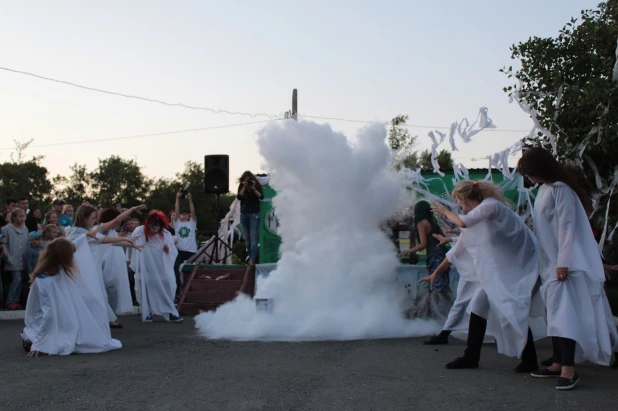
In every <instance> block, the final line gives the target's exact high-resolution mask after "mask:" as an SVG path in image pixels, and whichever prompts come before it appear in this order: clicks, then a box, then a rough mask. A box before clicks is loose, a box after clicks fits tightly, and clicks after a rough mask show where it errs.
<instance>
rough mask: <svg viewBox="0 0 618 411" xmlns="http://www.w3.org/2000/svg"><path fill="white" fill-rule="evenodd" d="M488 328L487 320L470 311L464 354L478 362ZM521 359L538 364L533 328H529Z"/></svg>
mask: <svg viewBox="0 0 618 411" xmlns="http://www.w3.org/2000/svg"><path fill="white" fill-rule="evenodd" d="M486 330H487V320H486V319H484V318H483V317H479V316H478V315H476V314H474V313H470V326H469V327H468V342H467V348H466V350H465V351H464V356H465V357H469V358H470V359H472V360H474V361H476V362H478V361H479V360H480V359H481V347H482V346H483V340H484V339H485V331H486ZM521 360H522V362H525V363H530V364H536V363H537V358H536V349H535V348H534V338H533V337H532V330H531V329H530V328H528V340H527V341H526V346H525V347H524V350H523V351H522V353H521Z"/></svg>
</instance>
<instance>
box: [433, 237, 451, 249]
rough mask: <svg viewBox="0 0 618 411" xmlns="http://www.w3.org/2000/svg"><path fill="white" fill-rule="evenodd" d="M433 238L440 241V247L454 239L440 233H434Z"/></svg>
mask: <svg viewBox="0 0 618 411" xmlns="http://www.w3.org/2000/svg"><path fill="white" fill-rule="evenodd" d="M433 238H435V239H436V240H438V241H439V243H438V247H442V246H443V245H445V244H446V243H450V242H451V241H453V240H452V239H451V238H450V237H445V236H443V235H440V234H433Z"/></svg>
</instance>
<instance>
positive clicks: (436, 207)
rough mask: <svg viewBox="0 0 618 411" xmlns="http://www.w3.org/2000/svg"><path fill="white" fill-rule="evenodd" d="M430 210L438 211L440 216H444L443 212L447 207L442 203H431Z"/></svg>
mask: <svg viewBox="0 0 618 411" xmlns="http://www.w3.org/2000/svg"><path fill="white" fill-rule="evenodd" d="M431 211H433V212H434V213H438V214H440V215H441V216H444V213H446V212H447V211H448V208H446V206H445V205H444V204H440V203H433V204H432V205H431Z"/></svg>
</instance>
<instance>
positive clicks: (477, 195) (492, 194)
mask: <svg viewBox="0 0 618 411" xmlns="http://www.w3.org/2000/svg"><path fill="white" fill-rule="evenodd" d="M451 197H453V200H455V201H457V199H459V198H466V199H468V200H472V201H478V202H479V203H480V202H482V201H483V200H485V199H487V198H494V199H496V200H498V201H500V202H501V203H502V204H504V205H506V206H508V207H509V208H510V206H509V204H508V203H507V202H506V199H505V198H504V194H503V193H502V189H501V188H500V186H499V185H497V184H495V183H493V182H491V181H487V180H479V181H470V180H466V181H460V182H459V183H457V185H455V188H454V189H453V192H452V193H451Z"/></svg>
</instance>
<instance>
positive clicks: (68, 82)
mask: <svg viewBox="0 0 618 411" xmlns="http://www.w3.org/2000/svg"><path fill="white" fill-rule="evenodd" d="M0 70H4V71H8V72H11V73H16V74H23V75H26V76H31V77H35V78H38V79H41V80H46V81H52V82H55V83H60V84H65V85H69V86H72V87H77V88H81V89H84V90H89V91H96V92H98V93H104V94H109V95H113V96H119V97H125V98H131V99H136V100H142V101H147V102H150V103H156V104H162V105H165V106H169V107H182V108H188V109H191V110H203V111H210V112H212V113H215V114H220V113H225V114H230V115H239V116H249V117H254V118H255V117H262V116H263V117H268V118H270V119H271V120H279V119H281V117H280V116H278V115H275V114H268V113H245V112H241V111H228V110H218V109H214V108H210V107H199V106H191V105H189V104H184V103H168V102H166V101H162V100H155V99H151V98H147V97H140V96H134V95H131V94H124V93H118V92H114V91H108V90H103V89H99V88H95V87H89V86H84V85H80V84H76V83H72V82H70V81H65V80H58V79H54V78H50V77H45V76H41V75H39V74H34V73H29V72H26V71H21V70H15V69H11V68H8V67H2V66H0ZM301 117H305V118H313V119H319V120H330V121H345V122H349V123H362V124H388V123H389V121H372V120H354V119H349V118H340V117H321V116H311V115H301ZM402 127H408V128H424V129H432V130H449V129H450V127H446V126H428V125H420V124H405V125H402ZM485 131H493V132H507V133H528V132H530V130H507V129H497V128H493V129H490V128H487V129H485ZM0 150H1V149H0Z"/></svg>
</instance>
